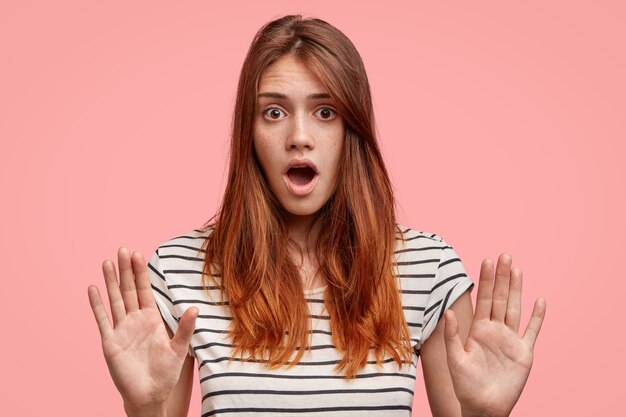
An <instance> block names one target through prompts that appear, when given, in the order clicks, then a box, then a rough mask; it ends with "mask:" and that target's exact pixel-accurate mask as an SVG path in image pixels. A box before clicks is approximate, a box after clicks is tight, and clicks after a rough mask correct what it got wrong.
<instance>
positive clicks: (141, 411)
mask: <svg viewBox="0 0 626 417" xmlns="http://www.w3.org/2000/svg"><path fill="white" fill-rule="evenodd" d="M124 411H126V415H127V416H128V417H167V408H166V407H165V403H159V404H149V405H142V406H133V405H130V404H128V403H127V402H124Z"/></svg>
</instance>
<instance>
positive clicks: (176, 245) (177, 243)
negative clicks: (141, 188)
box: [148, 226, 473, 417]
mask: <svg viewBox="0 0 626 417" xmlns="http://www.w3.org/2000/svg"><path fill="white" fill-rule="evenodd" d="M399 229H400V230H401V231H402V234H403V235H404V238H405V241H404V242H402V241H401V240H400V238H399V237H398V238H397V241H396V248H395V251H394V254H395V265H396V267H397V270H396V271H397V279H398V283H399V288H400V289H401V292H402V306H403V307H402V309H403V310H404V314H405V317H406V321H407V324H408V326H409V331H410V336H411V341H412V344H413V347H414V355H413V360H412V363H411V364H410V365H408V364H407V365H404V366H403V367H402V369H398V365H397V364H396V362H395V361H393V360H392V359H391V358H388V359H387V360H386V361H385V362H384V364H383V367H382V368H379V367H378V366H377V365H376V361H375V358H374V356H373V354H372V355H371V357H370V359H371V360H369V361H368V364H367V365H366V367H365V368H363V369H361V370H360V371H359V372H358V374H357V376H356V378H354V379H350V380H346V379H344V375H342V374H337V373H336V372H335V371H334V368H335V366H336V364H337V363H338V362H339V359H340V358H341V356H340V355H339V353H338V352H337V351H336V350H335V348H334V346H333V343H332V333H331V331H330V322H329V316H328V312H327V311H326V310H325V309H324V288H319V289H314V290H311V291H305V298H306V299H307V302H308V305H309V311H310V316H309V317H310V320H311V327H310V328H311V329H312V330H311V331H312V339H311V350H310V351H307V352H306V353H305V354H304V356H303V357H302V359H301V360H300V362H299V363H298V364H297V365H294V366H293V367H291V368H289V369H287V368H279V369H274V370H270V369H268V368H266V367H265V366H264V365H263V364H262V363H259V362H252V361H246V362H244V361H240V360H238V358H235V359H234V360H233V361H231V362H230V363H229V359H230V358H231V354H232V345H231V344H230V340H229V338H228V327H229V325H230V322H231V312H230V309H229V307H228V300H224V302H222V299H221V294H220V290H219V289H217V288H213V287H209V292H210V296H209V295H208V294H207V292H206V290H203V287H202V269H203V265H204V254H205V252H204V250H202V249H201V246H202V243H203V242H204V240H205V239H206V237H207V236H208V234H209V233H210V229H209V230H204V231H203V230H193V231H191V232H189V233H186V234H184V235H182V236H179V237H176V238H173V239H171V240H168V241H167V242H165V243H163V244H162V245H160V246H159V248H158V249H157V250H156V252H155V253H154V255H153V256H152V257H151V259H150V262H149V264H148V270H149V274H150V280H151V282H152V288H153V293H154V295H155V298H156V302H157V305H158V307H159V310H160V312H161V315H162V316H163V320H164V321H165V322H166V323H167V325H168V326H169V327H170V329H171V330H172V332H175V331H176V328H177V325H178V320H179V318H180V317H181V316H182V314H183V312H184V311H185V310H186V309H187V308H189V307H191V306H196V307H198V308H199V310H200V313H199V316H198V318H197V320H196V330H195V332H194V335H193V338H192V340H191V344H190V347H189V351H190V354H191V355H193V356H194V357H195V359H196V361H197V364H198V371H199V379H200V387H201V393H202V416H203V417H205V416H222V415H224V416H246V415H258V416H271V415H280V416H303V415H309V414H311V415H316V416H317V415H319V416H350V417H354V416H381V415H384V416H410V415H411V404H412V401H413V388H414V385H415V378H416V370H417V368H416V367H417V359H418V355H419V347H420V344H421V343H423V342H424V341H425V340H426V339H427V338H428V336H429V335H430V334H431V333H432V331H433V330H434V328H435V326H436V325H437V322H438V321H439V320H440V319H441V318H442V316H443V313H444V311H445V310H446V309H447V308H448V307H449V306H450V305H452V303H453V302H454V301H455V300H456V299H457V298H458V297H459V296H460V295H461V294H463V293H464V292H465V291H466V290H468V289H471V288H472V286H473V283H472V280H471V279H470V278H469V277H468V276H467V274H466V272H465V269H464V267H463V264H462V262H461V260H460V259H459V257H458V255H457V254H456V252H455V251H454V249H453V248H452V247H451V246H449V245H448V244H446V242H444V241H443V239H442V238H441V237H440V236H438V235H436V234H433V233H426V232H420V231H414V230H411V229H408V228H405V227H403V226H399ZM217 281H218V283H219V277H217ZM372 353H373V352H372Z"/></svg>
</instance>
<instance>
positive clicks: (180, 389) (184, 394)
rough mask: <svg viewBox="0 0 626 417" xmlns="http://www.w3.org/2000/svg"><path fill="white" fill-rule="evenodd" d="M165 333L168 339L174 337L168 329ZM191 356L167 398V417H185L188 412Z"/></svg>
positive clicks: (191, 371)
mask: <svg viewBox="0 0 626 417" xmlns="http://www.w3.org/2000/svg"><path fill="white" fill-rule="evenodd" d="M165 327H166V328H167V333H168V334H169V336H170V338H171V337H173V336H174V335H173V334H172V331H171V330H170V329H169V327H167V326H165ZM194 363H195V362H194V359H193V356H191V355H187V357H186V358H185V363H184V364H183V369H182V370H181V372H180V379H179V380H178V383H177V384H176V385H175V386H174V388H173V389H172V392H171V393H170V395H169V397H167V402H166V409H167V417H186V416H187V413H188V412H189V402H190V401H191V392H192V390H193V366H194Z"/></svg>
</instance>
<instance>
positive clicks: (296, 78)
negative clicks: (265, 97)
mask: <svg viewBox="0 0 626 417" xmlns="http://www.w3.org/2000/svg"><path fill="white" fill-rule="evenodd" d="M264 92H278V93H289V92H291V93H292V94H297V93H298V92H301V93H306V94H309V93H323V92H326V88H325V87H324V85H323V84H322V82H321V81H320V80H319V78H317V76H316V75H315V74H314V73H313V72H312V71H311V70H310V69H309V68H307V66H306V65H305V64H304V63H303V62H302V61H301V60H299V59H297V58H295V57H294V56H293V55H286V56H283V57H281V58H279V59H278V60H276V61H275V62H273V63H272V64H271V65H269V66H268V67H267V68H266V69H265V71H263V73H261V77H260V78H259V93H264Z"/></svg>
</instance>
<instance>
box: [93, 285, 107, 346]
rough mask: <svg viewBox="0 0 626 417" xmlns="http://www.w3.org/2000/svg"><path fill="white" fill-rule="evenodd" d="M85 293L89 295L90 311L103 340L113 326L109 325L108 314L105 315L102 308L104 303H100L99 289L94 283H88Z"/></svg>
mask: <svg viewBox="0 0 626 417" xmlns="http://www.w3.org/2000/svg"><path fill="white" fill-rule="evenodd" d="M87 295H88V296H89V305H90V306H91V311H93V316H94V317H95V319H96V323H97V324H98V330H99V331H100V337H101V338H102V339H103V340H104V339H107V338H109V337H111V335H112V334H113V328H112V327H111V322H110V321H109V316H108V315H107V312H106V310H105V309H104V305H103V304H102V297H100V291H99V290H98V287H96V286H95V285H90V286H89V288H87Z"/></svg>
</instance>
